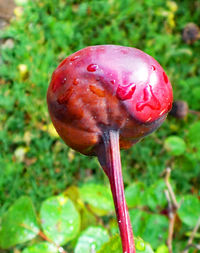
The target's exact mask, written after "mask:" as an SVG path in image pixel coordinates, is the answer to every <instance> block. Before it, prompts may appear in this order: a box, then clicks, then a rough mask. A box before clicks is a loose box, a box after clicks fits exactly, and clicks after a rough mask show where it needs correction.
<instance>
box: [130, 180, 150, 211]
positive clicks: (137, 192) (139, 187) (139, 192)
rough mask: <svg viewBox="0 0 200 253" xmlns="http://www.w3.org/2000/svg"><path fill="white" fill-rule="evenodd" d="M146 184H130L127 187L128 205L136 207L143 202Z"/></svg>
mask: <svg viewBox="0 0 200 253" xmlns="http://www.w3.org/2000/svg"><path fill="white" fill-rule="evenodd" d="M144 188H145V186H144V184H143V183H141V182H137V183H134V184H132V185H129V186H128V187H127V188H126V189H125V197H126V202H127V205H128V207H135V206H138V205H141V204H143V203H142V202H143V195H144Z"/></svg>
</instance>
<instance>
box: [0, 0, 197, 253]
mask: <svg viewBox="0 0 200 253" xmlns="http://www.w3.org/2000/svg"><path fill="white" fill-rule="evenodd" d="M5 2H6V1H4V8H5V9H6V7H8V5H7V6H6V7H5ZM9 3H10V2H9V1H8V3H7V4H9ZM15 4H16V5H15ZM15 4H13V5H12V7H11V8H12V10H14V12H13V11H11V14H10V13H9V14H6V15H3V14H5V13H6V12H5V9H4V10H3V7H1V18H2V19H5V20H6V23H7V26H5V27H4V28H3V29H1V31H0V36H1V37H0V44H1V45H0V215H1V216H2V217H3V214H4V213H6V212H7V210H8V208H9V207H10V206H11V205H12V204H13V203H14V202H15V201H16V200H17V199H18V198H19V197H21V196H23V195H27V196H29V197H30V198H31V200H32V201H33V203H34V205H35V208H36V211H37V212H39V209H40V206H41V203H42V201H44V200H45V199H47V198H49V197H50V196H54V195H58V194H60V193H62V192H64V191H66V190H67V189H69V188H68V187H74V189H79V188H81V189H82V188H83V187H86V190H85V191H90V190H91V192H92V191H93V188H90V186H91V185H93V186H95V185H97V184H98V185H100V186H102V185H103V186H104V187H106V188H107V189H108V188H109V186H108V180H107V178H106V177H105V175H104V173H103V172H102V170H101V168H100V166H99V163H98V161H97V159H96V158H95V157H86V156H83V155H81V154H79V153H75V152H74V151H73V150H71V149H70V148H68V147H66V146H65V145H64V143H63V141H62V140H61V139H60V138H59V137H58V135H57V133H56V132H55V130H54V128H53V126H52V123H51V121H50V117H49V114H48V111H47V104H46V92H47V88H48V84H49V82H50V79H51V74H52V72H53V70H54V69H55V68H56V67H57V65H58V64H59V63H60V62H61V61H62V60H63V59H64V58H65V57H67V56H68V55H70V54H71V53H73V52H75V51H77V50H79V49H81V48H84V47H86V46H89V45H99V44H115V45H123V46H131V47H136V48H139V49H141V50H143V51H144V52H146V53H148V54H150V55H151V56H153V57H154V58H155V59H156V60H157V61H159V63H160V64H161V65H162V66H163V68H164V69H165V71H166V73H167V75H168V77H169V79H170V81H171V83H172V85H173V90H174V99H175V100H182V101H184V102H185V103H187V105H188V108H189V109H188V108H187V106H186V107H184V108H183V109H184V110H185V111H184V117H182V118H181V119H180V118H177V115H175V116H176V117H174V116H169V117H168V119H167V120H166V122H165V123H164V124H163V125H162V127H161V128H160V129H159V130H158V131H157V132H156V133H153V134H151V135H150V136H148V137H146V138H145V139H144V140H142V141H141V142H140V143H138V144H137V145H135V146H134V147H132V148H131V149H129V150H127V151H122V152H121V156H122V166H123V174H124V183H125V188H126V196H127V201H128V206H129V208H130V210H131V211H130V212H131V217H132V218H131V219H132V223H133V226H134V228H135V233H136V235H138V236H141V237H142V238H143V239H145V241H147V242H149V243H151V245H152V247H153V248H154V250H157V251H156V252H158V253H159V252H160V253H165V252H168V251H167V248H166V247H165V245H166V241H167V238H168V226H169V218H168V214H169V213H168V210H169V209H168V204H169V203H168V201H167V198H166V196H165V194H164V190H165V189H166V184H165V180H164V173H163V172H164V170H165V169H166V168H167V167H170V168H171V169H172V172H171V178H170V182H171V185H172V187H173V189H174V192H175V195H176V197H177V200H178V201H179V203H181V207H180V209H179V210H178V212H177V214H176V221H175V227H174V236H173V250H174V251H173V252H177V253H178V252H181V251H182V250H183V249H184V248H185V246H186V244H187V241H188V239H189V237H190V235H191V231H192V230H193V229H194V227H195V225H196V224H197V221H198V218H199V214H200V203H199V199H200V188H199V187H200V112H198V111H200V32H199V26H200V1H198V0H193V1H189V0H176V1H164V0H136V1H133V0H107V1H104V0H99V1H78V0H68V1H65V0H17V1H16V2H15ZM0 6H3V1H1V3H0ZM180 110H181V109H180ZM88 185H89V188H87V187H88ZM70 189H71V188H70ZM100 192H101V191H100ZM72 195H73V191H71V193H70V194H69V197H70V196H71V198H72V199H73V196H72ZM99 195H101V194H99ZM92 197H93V196H92V194H91V196H89V198H91V199H92ZM94 198H97V197H96V196H95V197H94ZM97 199H98V198H97ZM104 201H105V200H102V199H101V196H100V199H99V201H98V204H99V205H100V206H98V208H99V209H100V210H101V209H103V210H104V207H103V202H104ZM86 202H90V199H89V200H87V201H86ZM101 203H102V206H101ZM182 203H183V204H182ZM90 204H91V203H90ZM91 205H94V204H91ZM111 208H112V207H111ZM94 216H95V217H97V219H90V221H88V223H87V225H85V227H84V226H83V227H84V228H86V227H88V226H90V225H94V224H99V222H100V223H101V224H104V225H105V224H107V225H105V226H107V227H108V230H109V233H111V234H112V231H115V230H116V229H114V228H115V227H116V224H115V222H114V221H113V218H114V212H112V211H111V212H105V213H104V214H103V215H102V214H101V215H99V213H98V212H97V213H95V215H94ZM111 221H112V226H111V223H109V222H111ZM109 224H110V225H109ZM112 229H113V230H112ZM113 233H114V232H113ZM199 238H200V234H199V233H198V232H196V234H195V236H194V239H193V242H194V244H195V245H198V243H199V240H200V239H199ZM23 247H25V246H24V244H23V245H22V246H14V247H12V248H11V249H5V250H4V251H3V250H2V252H21V250H22V249H23ZM65 247H66V249H68V251H69V252H73V250H72V248H73V247H74V245H73V244H70V243H69V244H67V245H66V246H65ZM162 247H163V249H164V250H165V251H158V250H159V249H162ZM16 250H18V251H16ZM70 250H71V251H70ZM0 251H1V250H0ZM189 252H198V250H197V249H195V247H192V248H191V249H190V250H189Z"/></svg>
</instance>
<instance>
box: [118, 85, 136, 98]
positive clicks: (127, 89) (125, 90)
mask: <svg viewBox="0 0 200 253" xmlns="http://www.w3.org/2000/svg"><path fill="white" fill-rule="evenodd" d="M135 89H136V85H135V84H134V83H130V84H129V85H126V86H121V85H119V86H118V88H117V97H118V98H119V99H121V100H127V99H130V98H132V96H133V94H134V92H135Z"/></svg>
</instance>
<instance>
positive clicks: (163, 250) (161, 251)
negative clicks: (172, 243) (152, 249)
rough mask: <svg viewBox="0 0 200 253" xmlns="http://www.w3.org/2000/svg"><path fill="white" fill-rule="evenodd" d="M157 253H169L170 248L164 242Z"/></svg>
mask: <svg viewBox="0 0 200 253" xmlns="http://www.w3.org/2000/svg"><path fill="white" fill-rule="evenodd" d="M156 253H169V250H168V248H167V246H166V245H164V244H163V245H160V246H159V247H158V248H157V250H156Z"/></svg>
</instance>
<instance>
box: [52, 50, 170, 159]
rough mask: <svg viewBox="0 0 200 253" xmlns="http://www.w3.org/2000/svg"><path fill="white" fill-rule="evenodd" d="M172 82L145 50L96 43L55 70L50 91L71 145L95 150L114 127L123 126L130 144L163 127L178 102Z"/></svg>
mask: <svg viewBox="0 0 200 253" xmlns="http://www.w3.org/2000/svg"><path fill="white" fill-rule="evenodd" d="M172 99H173V95H172V88H171V84H170V82H169V80H168V78H167V76H166V74H165V72H164V70H163V69H162V67H161V66H160V65H159V63H158V62H157V61H156V60H154V59H153V58H152V57H151V56H149V55H147V54H145V53H144V52H142V51H140V50H138V49H135V48H131V47H122V46H114V45H104V46H92V47H87V48H84V49H82V50H80V51H78V52H76V53H74V54H72V55H70V56H68V57H67V58H66V59H65V60H64V61H63V62H62V63H61V64H60V65H59V66H58V67H57V69H56V70H55V71H54V73H53V75H52V80H51V83H50V86H49V89H48V93H47V102H48V108H49V112H50V115H51V119H52V121H53V124H54V126H55V128H56V130H57V132H58V133H59V135H60V136H61V137H62V139H63V140H64V141H65V143H66V144H67V145H68V146H70V147H71V148H73V149H75V150H77V151H79V152H81V153H83V154H87V155H95V154H96V151H95V150H96V147H98V145H99V144H100V143H102V138H101V137H102V134H103V132H104V131H107V130H108V129H119V134H120V147H121V148H129V147H130V146H131V145H133V144H134V143H136V142H138V141H139V140H140V139H141V138H143V137H144V136H146V135H147V134H149V133H151V132H152V131H154V130H155V129H157V128H158V127H159V126H160V125H161V123H162V122H163V121H164V119H165V118H166V115H167V113H168V112H169V110H170V109H171V106H172Z"/></svg>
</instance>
